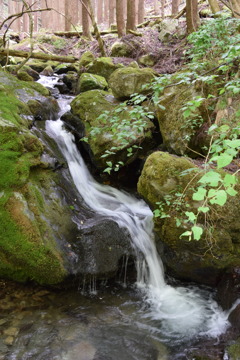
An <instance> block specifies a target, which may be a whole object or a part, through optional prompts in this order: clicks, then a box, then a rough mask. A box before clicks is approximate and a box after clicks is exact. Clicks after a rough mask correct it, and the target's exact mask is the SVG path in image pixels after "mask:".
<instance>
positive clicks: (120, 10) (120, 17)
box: [116, 0, 126, 38]
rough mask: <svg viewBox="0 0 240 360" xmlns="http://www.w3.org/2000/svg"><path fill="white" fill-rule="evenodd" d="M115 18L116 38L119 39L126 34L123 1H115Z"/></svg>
mask: <svg viewBox="0 0 240 360" xmlns="http://www.w3.org/2000/svg"><path fill="white" fill-rule="evenodd" d="M116 16H117V30H118V37H119V38H120V37H122V36H124V35H125V33H126V29H125V20H124V3H123V0H116Z"/></svg>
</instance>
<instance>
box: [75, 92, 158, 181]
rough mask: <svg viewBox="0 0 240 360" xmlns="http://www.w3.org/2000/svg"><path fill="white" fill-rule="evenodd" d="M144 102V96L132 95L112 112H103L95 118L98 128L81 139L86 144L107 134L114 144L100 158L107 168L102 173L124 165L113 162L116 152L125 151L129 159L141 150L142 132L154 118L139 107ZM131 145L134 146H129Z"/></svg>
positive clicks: (116, 169)
mask: <svg viewBox="0 0 240 360" xmlns="http://www.w3.org/2000/svg"><path fill="white" fill-rule="evenodd" d="M144 100H146V96H144V95H140V94H133V96H132V97H131V99H130V100H128V101H125V102H123V103H121V104H119V105H118V106H116V107H115V108H114V110H112V111H105V112H103V113H102V114H101V115H100V116H99V117H98V118H97V122H98V123H99V124H100V126H95V127H93V128H92V129H91V130H90V132H89V135H88V136H87V137H85V138H84V139H82V140H83V141H87V142H88V141H89V140H90V139H93V140H94V139H96V137H97V136H100V135H102V134H105V135H106V134H107V136H108V137H110V138H111V140H112V142H114V146H112V147H111V148H110V149H107V150H105V151H104V153H103V155H102V156H101V158H105V159H106V166H107V167H106V168H105V169H104V172H107V173H108V174H110V173H111V172H112V171H118V170H119V169H120V168H121V167H122V166H124V165H125V164H124V162H123V161H115V162H114V155H116V153H117V152H118V151H121V150H124V149H126V151H127V157H129V158H130V157H132V156H134V155H135V153H136V152H137V151H138V150H139V149H141V148H142V147H141V141H142V139H143V135H144V132H145V131H146V130H147V128H148V126H149V123H148V121H147V119H153V118H154V114H153V112H151V111H148V110H146V109H145V108H144V107H143V106H141V105H139V104H141V103H142V102H143V101H144ZM133 143H134V145H131V144H133ZM109 158H111V161H110V160H108V159H109Z"/></svg>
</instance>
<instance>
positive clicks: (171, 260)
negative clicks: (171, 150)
mask: <svg viewBox="0 0 240 360" xmlns="http://www.w3.org/2000/svg"><path fill="white" fill-rule="evenodd" d="M194 168H195V170H197V167H196V166H195V165H194V164H193V163H192V162H191V161H190V160H189V159H187V158H180V157H177V156H175V155H170V154H168V153H164V152H155V153H153V154H151V155H150V156H149V157H148V159H147V161H146V163H145V165H144V168H143V171H142V174H141V176H140V179H139V182H138V191H139V193H140V194H141V195H142V196H143V197H144V198H145V199H146V201H147V202H148V203H149V204H150V206H151V207H152V209H153V210H155V209H158V204H159V203H161V205H162V206H163V208H164V212H165V213H166V214H167V215H169V217H165V218H155V219H154V222H155V231H156V233H157V235H158V236H159V239H160V242H159V244H158V245H159V250H160V251H161V253H162V259H163V262H164V263H165V265H166V266H167V268H168V269H169V270H170V271H171V273H172V274H173V275H174V276H176V277H178V278H182V279H190V280H193V281H198V282H200V283H205V284H210V285H216V283H217V280H218V278H219V277H220V276H221V274H222V273H223V272H224V271H225V270H226V269H228V268H232V267H234V266H239V265H240V260H239V256H238V254H239V251H240V245H239V244H240V231H239V230H240V224H239V221H238V220H239V215H240V201H239V200H240V193H239V195H237V196H235V197H229V199H228V201H227V203H226V204H225V205H224V207H221V206H219V205H215V206H214V209H213V211H211V212H210V213H209V215H208V217H207V221H206V219H205V217H204V216H202V217H201V216H200V217H199V218H198V222H199V224H201V225H202V226H203V227H206V228H207V227H210V226H211V236H209V232H206V233H205V232H204V234H203V236H202V237H201V239H200V240H199V241H193V240H192V241H189V240H188V238H186V237H180V236H181V234H182V233H183V232H185V231H186V229H188V227H187V228H186V227H185V226H184V225H183V223H182V225H180V226H177V222H176V219H177V218H178V219H180V220H181V219H183V216H184V215H183V214H184V212H185V211H195V210H196V209H197V208H198V206H199V202H196V201H193V200H191V199H192V188H193V187H194V185H196V182H197V179H198V176H196V173H195V172H194V173H192V172H191V171H189V169H194ZM183 171H185V175H184V176H183V174H182V173H183ZM192 174H194V175H195V176H194V175H192ZM224 174H225V173H224V172H223V175H224ZM176 193H183V195H182V206H178V205H177V199H178V198H177V197H174V194H176ZM166 200H167V201H166ZM186 204H190V209H191V210H188V209H189V208H187V207H186ZM205 221H206V222H205ZM206 234H208V235H206Z"/></svg>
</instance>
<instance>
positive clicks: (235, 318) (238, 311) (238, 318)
mask: <svg viewBox="0 0 240 360" xmlns="http://www.w3.org/2000/svg"><path fill="white" fill-rule="evenodd" d="M228 320H229V321H230V323H231V324H232V326H233V327H234V328H235V329H236V330H237V331H238V332H239V331H240V305H237V306H236V307H235V309H234V310H232V311H231V313H230V314H229V317H228Z"/></svg>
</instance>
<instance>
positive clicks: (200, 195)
mask: <svg viewBox="0 0 240 360" xmlns="http://www.w3.org/2000/svg"><path fill="white" fill-rule="evenodd" d="M206 193H207V190H206V189H204V188H202V187H199V188H198V189H197V192H195V193H194V194H193V196H192V199H193V200H195V201H201V200H203V199H204V198H205V196H206Z"/></svg>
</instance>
